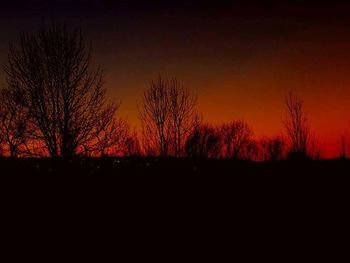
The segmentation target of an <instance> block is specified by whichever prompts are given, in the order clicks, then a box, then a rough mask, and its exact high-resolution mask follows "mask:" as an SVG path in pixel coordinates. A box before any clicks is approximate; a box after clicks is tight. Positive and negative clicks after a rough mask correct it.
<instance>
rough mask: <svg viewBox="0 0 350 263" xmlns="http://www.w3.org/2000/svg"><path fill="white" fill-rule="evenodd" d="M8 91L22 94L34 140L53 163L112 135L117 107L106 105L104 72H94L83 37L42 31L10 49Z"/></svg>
mask: <svg viewBox="0 0 350 263" xmlns="http://www.w3.org/2000/svg"><path fill="white" fill-rule="evenodd" d="M5 72H6V74H7V82H8V86H9V88H10V89H11V90H12V91H14V92H15V93H18V94H21V96H22V98H23V100H22V102H23V104H22V106H23V107H25V109H26V111H28V113H29V114H30V118H31V121H32V122H33V124H34V125H35V127H36V128H37V129H36V132H35V134H33V135H34V136H35V138H36V139H38V140H39V141H41V142H43V144H44V145H45V147H46V149H47V151H48V153H49V155H50V156H52V157H57V156H61V157H71V156H74V155H76V154H79V150H81V151H83V150H84V149H85V147H86V146H89V147H90V144H92V145H94V147H93V148H94V149H96V148H98V145H99V143H101V144H100V146H101V147H104V143H105V141H104V140H103V139H102V140H101V137H105V136H106V132H107V133H108V132H111V133H112V132H114V131H113V129H112V128H111V127H113V125H114V124H113V123H114V116H115V112H116V110H117V108H118V106H117V105H115V104H113V103H109V104H106V101H105V89H104V88H103V86H102V75H103V74H102V70H101V69H97V70H95V71H92V70H90V48H87V47H86V46H85V44H84V40H83V37H82V35H81V33H80V31H78V30H75V31H68V30H67V29H66V28H65V27H64V26H60V25H52V26H50V27H46V26H42V27H41V28H40V29H39V31H38V32H36V33H35V34H29V35H23V36H22V37H21V40H20V43H19V45H18V46H14V45H11V46H10V50H9V55H8V63H7V65H6V66H5Z"/></svg>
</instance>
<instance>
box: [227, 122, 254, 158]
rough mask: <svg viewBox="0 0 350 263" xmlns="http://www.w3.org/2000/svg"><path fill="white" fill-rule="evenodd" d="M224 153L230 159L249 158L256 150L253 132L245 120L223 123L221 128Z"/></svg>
mask: <svg viewBox="0 0 350 263" xmlns="http://www.w3.org/2000/svg"><path fill="white" fill-rule="evenodd" d="M220 135H221V138H222V143H223V155H224V157H226V158H228V159H236V160H238V159H247V158H250V157H248V156H251V155H252V153H253V151H254V144H253V142H252V135H253V132H252V130H251V129H250V127H249V126H248V124H247V123H246V122H244V121H243V120H238V121H232V122H230V123H227V124H223V125H222V127H221V129H220Z"/></svg>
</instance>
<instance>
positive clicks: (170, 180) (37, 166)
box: [0, 158, 350, 259]
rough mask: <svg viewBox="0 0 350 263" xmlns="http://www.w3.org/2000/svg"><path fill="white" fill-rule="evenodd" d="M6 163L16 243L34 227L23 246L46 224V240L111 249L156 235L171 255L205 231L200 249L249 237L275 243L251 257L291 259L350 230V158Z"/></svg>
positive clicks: (9, 218) (2, 191) (6, 195)
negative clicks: (101, 244) (269, 255)
mask: <svg viewBox="0 0 350 263" xmlns="http://www.w3.org/2000/svg"><path fill="white" fill-rule="evenodd" d="M0 167H1V168H0V172H1V176H0V213H1V218H2V220H5V222H6V223H3V226H4V228H6V229H7V230H9V231H10V232H11V235H10V237H11V238H10V239H8V240H12V239H14V240H15V241H16V242H17V241H18V240H19V239H18V238H17V236H16V235H14V234H13V231H15V230H16V231H17V232H20V233H27V232H28V231H29V234H28V235H27V238H28V239H24V242H25V244H29V243H32V242H33V241H32V238H33V237H36V236H37V235H38V234H37V230H38V229H41V230H44V233H45V235H44V236H42V240H43V241H46V240H48V239H49V238H52V237H54V238H56V237H61V238H62V240H64V243H65V244H66V243H72V245H71V246H72V247H74V248H75V246H76V244H75V240H76V239H74V238H73V239H70V238H69V236H71V235H72V234H73V236H74V235H75V236H79V237H80V238H83V239H85V240H86V241H88V242H92V241H94V242H96V241H97V243H99V242H100V241H105V243H104V244H106V243H107V246H109V247H111V246H114V243H113V242H111V240H116V239H118V240H120V241H121V244H123V248H124V246H127V245H128V244H133V245H132V247H133V248H134V244H135V242H136V243H139V244H140V246H141V247H145V245H146V244H149V245H152V244H154V243H152V241H151V240H152V239H156V240H157V242H156V244H157V245H153V249H154V250H155V251H156V254H158V252H159V251H160V250H162V251H165V253H167V255H168V256H169V257H170V256H172V255H176V254H177V253H178V249H179V247H187V248H188V249H189V250H190V251H193V246H194V244H198V243H197V242H198V239H199V240H200V241H201V242H202V243H205V244H207V245H208V244H210V249H209V250H208V251H206V250H205V251H204V250H203V249H201V250H199V251H198V254H200V255H207V253H209V252H210V251H211V249H212V246H213V244H218V242H219V244H220V249H228V250H229V251H231V249H232V247H236V248H237V245H234V246H233V245H232V243H231V241H233V240H236V241H235V242H237V243H236V244H239V247H238V250H239V248H240V246H243V247H244V246H245V245H247V244H249V247H251V244H256V245H257V246H258V247H261V248H262V247H263V245H266V246H268V247H269V250H266V249H261V250H260V251H261V252H257V251H256V250H254V251H249V252H247V254H246V255H245V257H247V256H248V258H249V256H252V255H253V254H257V255H259V257H261V255H262V253H267V252H269V251H270V252H271V253H272V255H275V256H277V254H276V251H280V252H281V253H283V254H284V257H289V256H290V255H294V254H295V251H296V248H298V249H305V250H307V251H309V252H310V244H311V243H312V244H315V243H314V241H311V240H318V242H319V243H323V244H326V242H327V243H329V242H330V243H333V242H334V240H343V239H338V237H337V238H335V237H334V235H335V234H340V235H342V236H343V237H346V238H347V235H346V234H345V232H344V230H345V229H346V228H345V226H347V225H348V222H349V221H348V218H349V217H348V210H349V200H350V199H349V197H350V195H349V193H350V191H349V190H350V180H349V177H350V173H349V171H350V161H348V160H345V161H340V160H327V161H305V162H295V161H294V162H287V161H283V162H277V163H258V162H233V161H224V160H176V159H168V160H160V159H149V158H148V159H147V158H131V159H130V158H106V159H85V160H83V159H81V160H78V159H76V160H73V161H62V160H52V159H19V160H11V159H0ZM9 225H14V227H12V228H9V227H8V226H9ZM94 235H97V236H101V235H107V236H109V238H107V239H106V238H105V237H103V238H99V239H96V240H95V239H93V238H92V237H93V236H94ZM329 236H331V238H329ZM169 239H170V240H172V242H173V243H175V245H169V244H170V243H169V242H168V241H169ZM194 240H197V241H194ZM269 240H270V241H271V240H273V243H269ZM283 240H284V241H283ZM285 240H288V242H289V243H291V244H292V245H286V244H287V243H285ZM106 241H108V242H106ZM44 243H45V242H44ZM202 243H200V244H202ZM342 244H343V246H345V244H346V242H343V243H342ZM45 246H46V247H52V246H51V243H50V242H48V243H47V244H46V245H45ZM146 247H147V246H146ZM114 248H115V246H114V247H113V249H114ZM170 248H173V249H175V251H172V252H170V251H169V249H170ZM145 250H146V251H150V250H147V249H145ZM170 250H171V249H170ZM167 251H168V252H167ZM84 253H86V250H85V252H83V254H84ZM135 253H136V252H135V251H133V252H131V253H130V255H134V254H135ZM315 253H316V252H315ZM317 253H321V252H320V250H319V249H318V250H317ZM219 254H220V253H219ZM142 255H145V254H143V253H142ZM234 255H235V254H234ZM313 256H314V255H313ZM333 256H334V255H333V254H332V257H333ZM99 257H100V255H99ZM213 257H214V258H216V259H217V257H218V254H216V253H214V254H213ZM310 259H311V258H310Z"/></svg>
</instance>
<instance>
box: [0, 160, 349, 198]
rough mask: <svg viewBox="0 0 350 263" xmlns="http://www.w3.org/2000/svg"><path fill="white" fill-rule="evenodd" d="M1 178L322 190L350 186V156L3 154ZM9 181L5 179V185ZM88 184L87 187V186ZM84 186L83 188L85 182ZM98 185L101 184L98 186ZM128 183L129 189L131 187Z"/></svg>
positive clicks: (112, 188) (169, 188) (105, 188)
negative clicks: (312, 158) (276, 159)
mask: <svg viewBox="0 0 350 263" xmlns="http://www.w3.org/2000/svg"><path fill="white" fill-rule="evenodd" d="M0 174H1V176H0V180H3V181H4V182H6V181H9V182H15V183H17V182H18V183H19V184H22V185H23V186H24V187H26V184H27V183H28V184H29V185H32V184H34V188H36V187H38V188H40V187H41V186H43V187H42V188H43V189H48V187H47V184H49V185H51V186H52V187H60V185H61V184H62V185H61V186H62V187H63V188H67V187H68V188H70V189H71V190H72V191H74V189H75V188H76V189H81V190H84V189H85V188H86V189H91V190H93V191H98V190H101V191H102V192H107V193H108V192H124V191H126V192H128V191H130V192H133V191H136V192H144V193H145V194H146V195H148V194H152V192H158V191H160V192H163V193H159V194H167V193H168V192H169V193H171V192H173V191H174V192H175V193H178V191H184V192H189V193H192V192H193V193H194V192H195V191H199V192H203V193H204V192H207V193H217V194H219V195H220V194H225V193H229V194H231V193H239V192H250V191H251V192H254V193H258V192H261V193H262V194H264V195H265V194H269V192H279V193H280V194H284V193H287V192H290V193H293V195H294V194H295V193H297V192H298V191H299V192H301V193H302V192H306V193H308V192H310V193H311V192H312V191H316V192H320V193H331V192H334V193H336V194H338V193H339V191H338V189H340V188H342V189H343V190H344V191H340V192H347V191H348V189H350V180H349V179H350V160H321V161H299V162H298V161H281V162H250V161H247V162H245V161H230V160H200V159H197V160H195V159H159V158H88V159H74V160H70V161H64V160H59V159H7V158H4V159H0ZM4 185H6V184H2V186H4ZM84 185H85V186H86V187H85V186H84ZM84 187H85V188H84ZM98 187H99V188H98ZM129 188H130V189H129Z"/></svg>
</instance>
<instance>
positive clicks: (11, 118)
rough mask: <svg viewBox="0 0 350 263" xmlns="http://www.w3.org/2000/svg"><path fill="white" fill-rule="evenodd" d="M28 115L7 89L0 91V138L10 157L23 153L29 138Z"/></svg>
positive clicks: (4, 149) (4, 150)
mask: <svg viewBox="0 0 350 263" xmlns="http://www.w3.org/2000/svg"><path fill="white" fill-rule="evenodd" d="M29 125H30V124H29V114H28V111H27V110H26V109H25V108H24V107H22V105H21V103H19V101H18V99H17V98H16V96H15V94H13V93H12V92H11V91H10V90H9V89H2V90H1V91H0V138H1V144H2V148H3V149H2V150H3V152H6V151H7V152H8V155H9V156H10V157H18V156H19V155H20V154H21V153H22V154H23V153H25V151H26V146H28V145H27V142H28V140H29V138H30V132H31V131H30V129H29Z"/></svg>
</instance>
